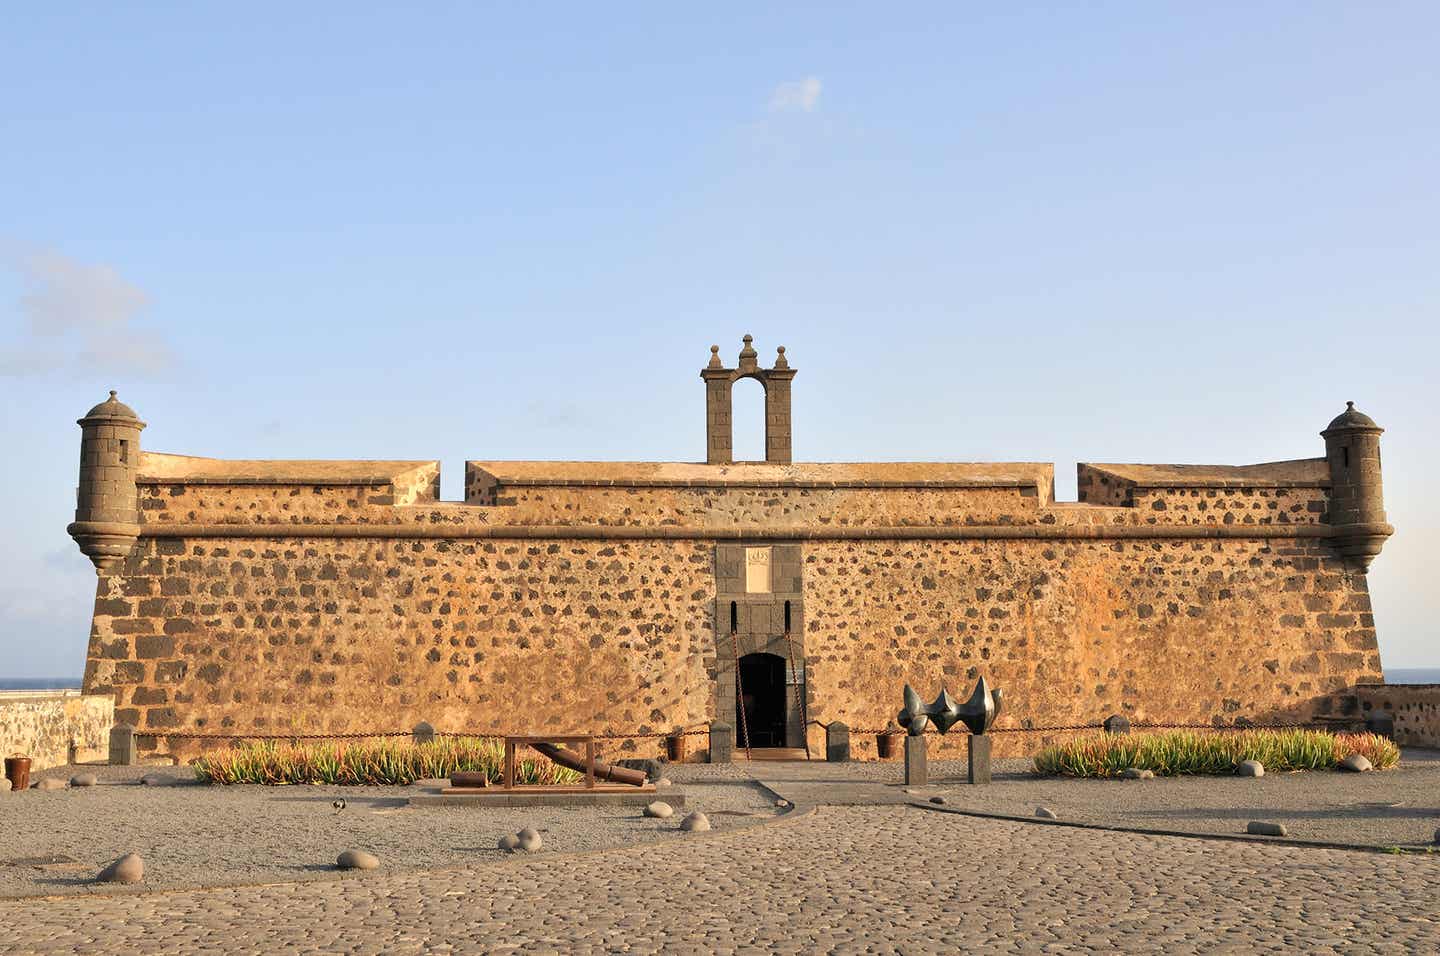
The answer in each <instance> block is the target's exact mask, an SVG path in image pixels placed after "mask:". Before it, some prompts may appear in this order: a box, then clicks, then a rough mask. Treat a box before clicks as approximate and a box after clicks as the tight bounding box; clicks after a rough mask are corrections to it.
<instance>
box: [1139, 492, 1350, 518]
mask: <svg viewBox="0 0 1440 956" xmlns="http://www.w3.org/2000/svg"><path fill="white" fill-rule="evenodd" d="M1132 495H1133V501H1134V507H1135V509H1136V511H1137V512H1139V513H1140V514H1141V515H1144V516H1145V519H1144V520H1145V521H1147V522H1148V523H1150V524H1190V525H1203V524H1211V525H1234V524H1310V525H1317V524H1321V523H1322V522H1323V520H1324V517H1325V512H1326V509H1327V507H1328V498H1329V496H1328V494H1327V493H1326V490H1325V489H1324V488H1319V487H1291V488H1286V487H1277V488H1136V489H1134V491H1133V492H1132Z"/></svg>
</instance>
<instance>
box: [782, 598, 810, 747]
mask: <svg viewBox="0 0 1440 956" xmlns="http://www.w3.org/2000/svg"><path fill="white" fill-rule="evenodd" d="M785 616H786V617H787V618H788V617H789V616H790V602H789V601H786V602H785ZM785 656H786V657H787V658H789V660H790V673H792V674H795V675H796V676H797V677H798V676H799V674H798V673H797V672H796V670H795V645H794V644H792V643H791V642H790V627H789V625H788V624H787V625H786V627H785ZM795 686H796V687H798V688H799V690H798V691H797V693H798V694H799V695H800V728H801V729H800V739H801V740H802V741H804V742H805V759H806V760H809V759H810V734H809V733H808V732H806V729H805V728H807V727H809V726H810V722H809V721H808V720H806V719H805V684H804V681H803V680H802V681H801V683H799V684H797V685H795Z"/></svg>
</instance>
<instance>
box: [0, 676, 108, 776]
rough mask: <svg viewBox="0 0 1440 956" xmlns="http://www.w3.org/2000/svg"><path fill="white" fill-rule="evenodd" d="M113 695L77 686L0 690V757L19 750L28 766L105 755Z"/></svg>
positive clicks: (42, 766)
mask: <svg viewBox="0 0 1440 956" xmlns="http://www.w3.org/2000/svg"><path fill="white" fill-rule="evenodd" d="M114 723H115V698H114V697H113V696H111V695H110V694H82V693H81V692H80V691H78V690H9V691H0V756H4V757H9V756H11V755H13V754H17V753H18V754H21V755H23V756H26V757H29V758H30V760H31V764H30V770H31V772H32V773H33V772H34V771H37V770H44V769H45V768H47V767H58V766H61V765H63V764H66V763H69V762H70V761H71V759H72V758H73V759H74V760H75V761H78V762H81V763H84V762H88V761H94V760H105V759H108V757H109V756H110V727H111V726H112V725H113V724H114Z"/></svg>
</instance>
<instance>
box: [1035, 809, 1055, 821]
mask: <svg viewBox="0 0 1440 956" xmlns="http://www.w3.org/2000/svg"><path fill="white" fill-rule="evenodd" d="M1035 816H1037V817H1039V818H1040V819H1041V820H1057V819H1059V817H1057V816H1055V811H1054V810H1051V809H1050V808H1049V807H1036V808H1035Z"/></svg>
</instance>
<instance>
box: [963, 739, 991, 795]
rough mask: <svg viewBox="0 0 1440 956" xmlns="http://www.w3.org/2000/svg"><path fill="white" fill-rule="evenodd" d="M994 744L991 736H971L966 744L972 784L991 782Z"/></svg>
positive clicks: (969, 777)
mask: <svg viewBox="0 0 1440 956" xmlns="http://www.w3.org/2000/svg"><path fill="white" fill-rule="evenodd" d="M993 742H994V740H993V738H992V737H991V736H990V735H989V734H971V735H970V737H969V738H968V739H967V740H966V742H965V756H966V758H967V759H968V761H969V764H970V766H969V776H968V778H967V779H969V781H970V782H971V783H989V782H990V745H991V744H992V743H993Z"/></svg>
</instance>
